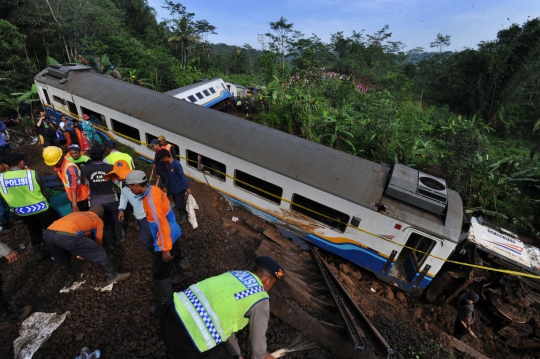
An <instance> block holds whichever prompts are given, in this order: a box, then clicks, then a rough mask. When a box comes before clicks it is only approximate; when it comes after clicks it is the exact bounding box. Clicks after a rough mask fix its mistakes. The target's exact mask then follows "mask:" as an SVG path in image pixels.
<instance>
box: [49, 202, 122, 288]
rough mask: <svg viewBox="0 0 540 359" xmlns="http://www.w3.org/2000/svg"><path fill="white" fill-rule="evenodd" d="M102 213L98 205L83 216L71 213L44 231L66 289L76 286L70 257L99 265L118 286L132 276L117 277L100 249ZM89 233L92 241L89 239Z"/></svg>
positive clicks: (104, 253)
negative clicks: (92, 235)
mask: <svg viewBox="0 0 540 359" xmlns="http://www.w3.org/2000/svg"><path fill="white" fill-rule="evenodd" d="M103 213H104V210H103V207H102V206H100V205H97V206H93V207H92V208H90V209H89V210H88V211H86V212H73V213H70V214H68V215H67V216H65V217H63V218H61V219H59V220H57V221H55V222H54V223H53V224H51V225H50V226H49V228H47V230H46V231H45V235H44V236H43V239H44V241H45V245H46V246H47V248H48V249H49V251H50V252H51V254H52V255H53V257H54V261H55V262H56V264H57V265H58V268H59V269H60V272H61V273H62V277H63V278H64V286H65V287H66V288H69V287H71V286H72V285H73V282H75V276H74V275H73V273H72V271H71V264H70V260H71V255H72V254H74V255H77V256H80V257H82V258H84V260H86V261H88V262H91V263H97V264H99V266H100V267H101V270H102V271H103V274H105V276H106V277H107V282H108V283H113V282H119V281H121V280H124V279H127V278H129V276H130V275H131V273H129V272H127V273H118V269H117V268H116V264H114V263H113V261H112V260H111V259H110V258H109V257H108V256H107V253H106V252H105V250H104V249H103V247H101V243H102V238H103V221H102V220H101V218H102V217H103ZM92 233H93V234H94V238H95V240H93V239H90V238H88V236H89V235H91V234H92Z"/></svg>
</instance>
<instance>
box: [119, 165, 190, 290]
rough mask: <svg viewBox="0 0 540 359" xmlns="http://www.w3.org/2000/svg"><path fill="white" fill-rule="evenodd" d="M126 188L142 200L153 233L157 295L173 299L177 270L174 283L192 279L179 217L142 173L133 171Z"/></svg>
mask: <svg viewBox="0 0 540 359" xmlns="http://www.w3.org/2000/svg"><path fill="white" fill-rule="evenodd" d="M126 185H127V186H128V187H129V189H130V190H131V192H133V193H134V194H135V195H137V196H139V197H140V198H142V203H143V208H144V211H145V212H146V218H147V219H148V225H149V227H150V232H151V233H152V237H153V238H154V243H153V246H154V251H153V261H152V276H153V278H154V282H155V284H156V289H157V291H158V297H167V296H171V295H172V293H173V287H172V284H173V281H171V275H172V273H173V270H174V268H175V267H176V270H177V271H178V275H177V277H178V279H176V277H175V281H174V282H175V283H181V282H182V281H183V280H186V279H188V278H189V277H191V276H192V273H191V271H190V270H189V269H190V268H191V267H190V266H189V263H188V262H187V258H186V257H182V252H181V250H180V244H179V241H178V239H179V238H180V236H181V235H182V229H181V228H180V226H179V225H178V223H176V217H175V216H174V212H173V209H172V206H171V203H170V202H169V199H168V198H167V196H166V195H165V193H164V192H163V191H162V190H160V189H159V188H158V187H156V186H151V185H149V184H148V180H147V178H146V174H145V173H144V172H143V171H137V170H135V171H131V172H130V173H128V174H127V176H126Z"/></svg>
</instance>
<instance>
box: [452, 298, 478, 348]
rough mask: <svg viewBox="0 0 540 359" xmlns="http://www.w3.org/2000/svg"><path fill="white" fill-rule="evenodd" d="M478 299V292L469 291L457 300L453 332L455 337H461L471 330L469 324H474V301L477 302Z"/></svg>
mask: <svg viewBox="0 0 540 359" xmlns="http://www.w3.org/2000/svg"><path fill="white" fill-rule="evenodd" d="M478 299H480V297H479V296H478V294H476V293H471V294H469V295H468V296H466V297H463V298H461V299H460V300H458V311H457V313H456V321H455V322H454V333H453V335H454V336H455V337H456V338H458V339H461V338H463V337H464V336H465V335H466V334H467V333H469V331H471V325H472V324H474V319H475V318H474V317H475V315H474V303H476V302H478Z"/></svg>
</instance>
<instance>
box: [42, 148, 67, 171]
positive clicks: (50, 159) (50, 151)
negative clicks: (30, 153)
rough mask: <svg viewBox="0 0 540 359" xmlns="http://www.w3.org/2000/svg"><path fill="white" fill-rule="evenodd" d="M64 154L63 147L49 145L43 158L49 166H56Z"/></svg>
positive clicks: (44, 151)
mask: <svg viewBox="0 0 540 359" xmlns="http://www.w3.org/2000/svg"><path fill="white" fill-rule="evenodd" d="M63 156H64V153H63V152H62V149H61V148H60V147H56V146H48V147H45V149H43V160H44V161H45V164H46V165H47V166H55V165H56V164H57V163H58V162H59V161H60V160H61V159H62V157H63Z"/></svg>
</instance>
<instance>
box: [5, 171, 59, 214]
mask: <svg viewBox="0 0 540 359" xmlns="http://www.w3.org/2000/svg"><path fill="white" fill-rule="evenodd" d="M0 187H1V191H2V197H4V199H5V200H6V202H7V204H8V206H9V208H10V209H11V211H13V212H15V213H17V214H18V215H19V216H31V215H34V214H38V213H41V212H45V211H46V210H47V209H48V208H49V203H48V202H47V199H46V198H45V197H43V194H42V193H41V187H40V185H39V183H38V182H37V179H36V172H35V171H33V170H16V171H8V172H4V173H2V174H0Z"/></svg>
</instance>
